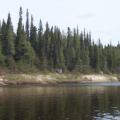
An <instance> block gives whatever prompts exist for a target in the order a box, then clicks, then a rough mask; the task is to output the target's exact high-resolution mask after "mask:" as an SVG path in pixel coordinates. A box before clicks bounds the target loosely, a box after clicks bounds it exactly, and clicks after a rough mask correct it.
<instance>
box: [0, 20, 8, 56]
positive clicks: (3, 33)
mask: <svg viewBox="0 0 120 120" xmlns="http://www.w3.org/2000/svg"><path fill="white" fill-rule="evenodd" d="M6 36H7V24H6V22H5V21H4V20H3V22H2V27H1V47H2V48H1V49H2V54H4V55H6V50H7V45H6Z"/></svg>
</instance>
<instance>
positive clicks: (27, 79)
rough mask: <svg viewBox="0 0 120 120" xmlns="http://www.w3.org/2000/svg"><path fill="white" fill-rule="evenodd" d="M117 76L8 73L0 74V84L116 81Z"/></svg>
mask: <svg viewBox="0 0 120 120" xmlns="http://www.w3.org/2000/svg"><path fill="white" fill-rule="evenodd" d="M117 81H119V80H118V78H117V77H113V76H109V75H101V74H99V75H94V74H93V75H71V74H68V75H65V74H61V75H60V74H56V73H54V74H52V73H51V74H47V75H44V74H37V75H31V74H9V75H5V76H0V86H4V85H12V84H58V83H83V82H84V83H88V82H117Z"/></svg>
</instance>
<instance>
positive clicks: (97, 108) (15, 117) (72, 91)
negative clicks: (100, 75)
mask: <svg viewBox="0 0 120 120" xmlns="http://www.w3.org/2000/svg"><path fill="white" fill-rule="evenodd" d="M0 120H120V82H115V83H87V84H59V85H49V86H47V85H46V86H45V85H44V86H39V85H20V86H19V85H17V86H6V87H0Z"/></svg>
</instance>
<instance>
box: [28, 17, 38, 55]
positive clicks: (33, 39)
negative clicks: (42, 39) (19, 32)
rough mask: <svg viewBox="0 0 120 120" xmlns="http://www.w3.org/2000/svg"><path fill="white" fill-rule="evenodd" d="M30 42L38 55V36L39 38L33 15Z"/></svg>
mask: <svg viewBox="0 0 120 120" xmlns="http://www.w3.org/2000/svg"><path fill="white" fill-rule="evenodd" d="M30 42H31V46H32V47H33V49H34V50H35V52H36V54H37V55H38V38H37V28H36V27H35V26H34V25H33V17H32V16H31V29H30Z"/></svg>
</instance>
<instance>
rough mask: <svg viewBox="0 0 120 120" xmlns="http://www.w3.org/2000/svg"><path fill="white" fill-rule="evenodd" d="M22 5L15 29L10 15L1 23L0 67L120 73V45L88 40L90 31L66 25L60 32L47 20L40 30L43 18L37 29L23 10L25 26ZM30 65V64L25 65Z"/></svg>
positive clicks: (27, 13)
mask: <svg viewBox="0 0 120 120" xmlns="http://www.w3.org/2000/svg"><path fill="white" fill-rule="evenodd" d="M22 14H23V11H22V7H20V11H19V21H18V27H17V32H16V33H15V32H14V30H13V26H12V21H11V15H10V13H9V14H8V18H7V22H5V20H3V21H2V23H0V66H7V68H9V69H11V70H18V71H20V70H21V71H22V70H25V69H27V68H28V69H32V68H35V69H38V70H50V71H52V70H54V69H63V70H64V71H66V70H68V71H79V72H81V73H86V72H90V71H94V72H99V71H104V73H109V72H112V73H119V72H120V44H119V42H118V45H117V46H113V45H111V44H108V45H107V46H103V45H102V43H101V42H100V39H99V40H98V43H95V42H94V41H93V40H91V33H90V32H89V33H88V32H86V31H85V29H84V31H83V32H79V28H78V27H77V28H74V30H73V31H71V29H70V28H69V27H68V29H67V33H64V32H61V30H60V29H59V28H58V27H57V26H54V27H53V26H52V27H51V28H50V27H49V24H48V22H47V23H46V26H45V30H43V25H42V20H40V22H39V27H38V28H37V27H36V26H35V25H34V22H33V16H31V21H30V20H29V12H28V10H27V12H26V23H25V26H24V24H23V21H22ZM28 66H29V67H28Z"/></svg>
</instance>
